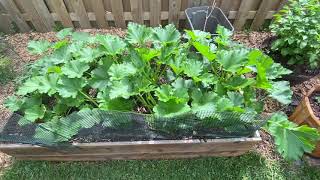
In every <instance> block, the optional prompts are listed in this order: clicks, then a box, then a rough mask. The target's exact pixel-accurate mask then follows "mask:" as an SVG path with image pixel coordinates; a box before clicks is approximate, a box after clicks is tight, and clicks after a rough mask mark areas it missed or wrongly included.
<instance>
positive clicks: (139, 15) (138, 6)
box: [130, 0, 144, 24]
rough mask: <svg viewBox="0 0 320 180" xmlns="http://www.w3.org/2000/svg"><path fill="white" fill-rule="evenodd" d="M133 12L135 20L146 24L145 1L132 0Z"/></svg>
mask: <svg viewBox="0 0 320 180" xmlns="http://www.w3.org/2000/svg"><path fill="white" fill-rule="evenodd" d="M130 5H131V13H132V18H133V21H134V22H136V23H139V24H144V19H143V13H144V11H143V1H141V0H130Z"/></svg>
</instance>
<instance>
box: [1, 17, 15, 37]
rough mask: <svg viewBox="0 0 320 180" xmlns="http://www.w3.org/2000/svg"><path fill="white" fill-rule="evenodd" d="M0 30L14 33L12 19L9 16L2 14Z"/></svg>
mask: <svg viewBox="0 0 320 180" xmlns="http://www.w3.org/2000/svg"><path fill="white" fill-rule="evenodd" d="M0 22H1V23H0V32H4V33H12V32H13V30H12V29H11V20H10V18H9V16H5V15H1V14H0Z"/></svg>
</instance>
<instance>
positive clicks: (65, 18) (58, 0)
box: [49, 0, 73, 27]
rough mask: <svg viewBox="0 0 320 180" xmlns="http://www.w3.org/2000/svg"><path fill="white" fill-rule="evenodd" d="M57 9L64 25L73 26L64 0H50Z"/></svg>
mask: <svg viewBox="0 0 320 180" xmlns="http://www.w3.org/2000/svg"><path fill="white" fill-rule="evenodd" d="M49 2H50V3H51V5H52V7H53V9H54V10H55V12H56V14H57V15H58V16H59V18H60V21H61V23H62V25H63V26H64V27H73V24H72V20H71V18H70V15H69V13H68V10H67V8H66V5H65V4H64V1H63V0H51V1H49Z"/></svg>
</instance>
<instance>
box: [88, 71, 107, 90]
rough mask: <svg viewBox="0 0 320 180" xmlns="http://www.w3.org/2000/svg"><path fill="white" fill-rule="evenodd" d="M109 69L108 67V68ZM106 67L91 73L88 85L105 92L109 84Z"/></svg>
mask: <svg viewBox="0 0 320 180" xmlns="http://www.w3.org/2000/svg"><path fill="white" fill-rule="evenodd" d="M109 67H110V66H109ZM109 67H107V66H99V67H98V68H96V69H94V70H93V71H92V72H91V74H92V75H91V79H90V80H89V84H90V85H91V87H93V88H96V89H99V90H101V91H103V90H105V89H106V87H107V85H108V82H109V74H108V69H109Z"/></svg>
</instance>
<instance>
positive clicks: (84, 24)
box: [70, 0, 91, 28]
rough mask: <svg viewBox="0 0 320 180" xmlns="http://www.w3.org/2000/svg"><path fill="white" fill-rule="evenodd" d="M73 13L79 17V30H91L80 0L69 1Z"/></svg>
mask: <svg viewBox="0 0 320 180" xmlns="http://www.w3.org/2000/svg"><path fill="white" fill-rule="evenodd" d="M70 2H71V4H72V7H73V9H74V11H75V13H76V14H77V15H78V16H79V23H80V26H81V28H91V24H90V21H89V18H88V14H87V11H86V9H85V7H84V5H83V2H82V0H72V1H70Z"/></svg>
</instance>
